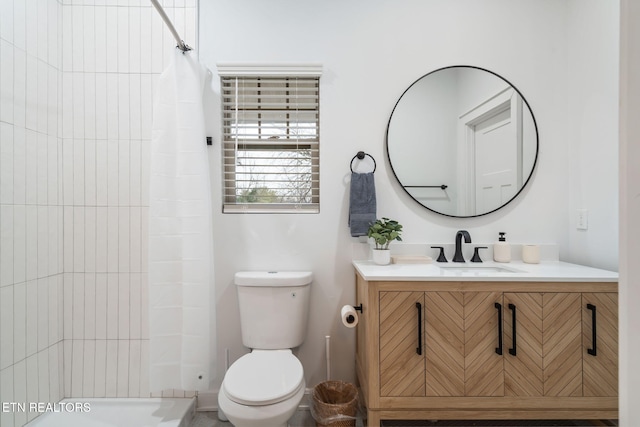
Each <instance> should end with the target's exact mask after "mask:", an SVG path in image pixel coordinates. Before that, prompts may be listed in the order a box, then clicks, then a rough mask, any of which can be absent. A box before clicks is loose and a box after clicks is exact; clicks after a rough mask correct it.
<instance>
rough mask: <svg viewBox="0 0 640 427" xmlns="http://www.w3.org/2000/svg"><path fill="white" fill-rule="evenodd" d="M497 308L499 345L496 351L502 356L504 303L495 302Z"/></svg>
mask: <svg viewBox="0 0 640 427" xmlns="http://www.w3.org/2000/svg"><path fill="white" fill-rule="evenodd" d="M495 307H496V310H498V347H496V353H498V354H499V355H500V356H502V304H500V303H499V302H497V303H495Z"/></svg>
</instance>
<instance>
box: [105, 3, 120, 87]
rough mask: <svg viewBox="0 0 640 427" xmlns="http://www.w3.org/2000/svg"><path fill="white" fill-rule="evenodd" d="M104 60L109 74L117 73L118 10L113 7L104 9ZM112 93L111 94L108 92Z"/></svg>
mask: <svg viewBox="0 0 640 427" xmlns="http://www.w3.org/2000/svg"><path fill="white" fill-rule="evenodd" d="M106 33H107V40H106V42H107V43H106V58H107V63H106V65H107V68H106V70H105V71H107V72H109V73H113V72H117V71H118V51H119V46H118V10H117V8H115V7H107V8H106ZM109 93H113V92H109Z"/></svg>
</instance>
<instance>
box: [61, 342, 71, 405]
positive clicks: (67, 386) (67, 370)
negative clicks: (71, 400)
mask: <svg viewBox="0 0 640 427" xmlns="http://www.w3.org/2000/svg"><path fill="white" fill-rule="evenodd" d="M73 342H74V341H73V340H70V339H69V340H67V339H65V340H64V341H62V345H63V358H62V362H63V367H62V372H63V382H64V385H63V390H64V397H71V377H72V372H71V368H72V362H73Z"/></svg>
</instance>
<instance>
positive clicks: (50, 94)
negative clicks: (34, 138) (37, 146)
mask: <svg viewBox="0 0 640 427" xmlns="http://www.w3.org/2000/svg"><path fill="white" fill-rule="evenodd" d="M58 77H59V73H58V70H56V69H55V68H54V67H52V66H51V65H49V66H48V67H47V80H48V83H47V86H48V87H47V105H46V108H47V133H48V134H49V135H50V136H52V137H57V136H58V114H59V109H58V96H59V92H58V80H59V79H58Z"/></svg>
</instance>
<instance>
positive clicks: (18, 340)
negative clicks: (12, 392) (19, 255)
mask: <svg viewBox="0 0 640 427" xmlns="http://www.w3.org/2000/svg"><path fill="white" fill-rule="evenodd" d="M3 345H4V344H3ZM26 356H27V284H26V283H18V284H16V285H15V286H14V287H13V360H14V362H17V361H19V360H22V359H24V358H25V357H26Z"/></svg>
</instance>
